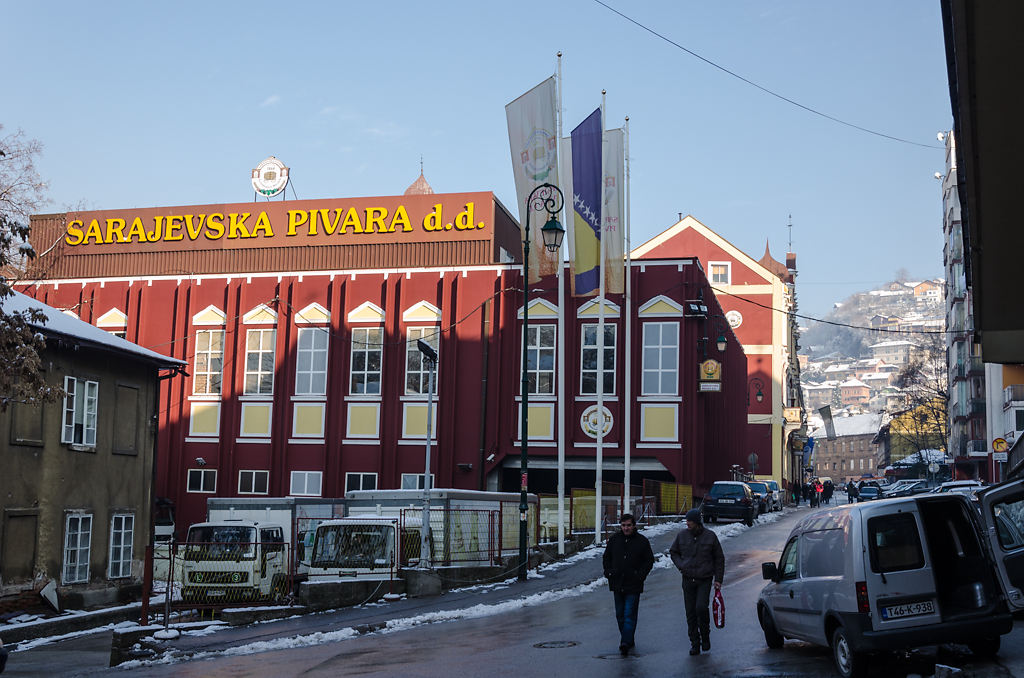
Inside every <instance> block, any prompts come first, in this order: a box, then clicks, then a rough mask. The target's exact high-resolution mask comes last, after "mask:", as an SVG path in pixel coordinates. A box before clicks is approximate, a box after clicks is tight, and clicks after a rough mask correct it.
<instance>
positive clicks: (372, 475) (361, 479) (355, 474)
mask: <svg viewBox="0 0 1024 678" xmlns="http://www.w3.org/2000/svg"><path fill="white" fill-rule="evenodd" d="M355 477H358V478H359V487H353V488H352V491H353V492H354V491H355V490H376V489H377V488H378V487H379V485H378V479H377V474H376V473H366V472H362V471H355V472H352V471H350V472H348V473H346V474H345V493H346V494H348V492H349V479H351V478H355ZM367 478H373V487H364V485H366V482H365V481H366V479H367Z"/></svg>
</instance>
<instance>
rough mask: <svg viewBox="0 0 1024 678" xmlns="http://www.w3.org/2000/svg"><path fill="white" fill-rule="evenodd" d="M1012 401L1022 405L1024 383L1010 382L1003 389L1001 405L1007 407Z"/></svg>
mask: <svg viewBox="0 0 1024 678" xmlns="http://www.w3.org/2000/svg"><path fill="white" fill-rule="evenodd" d="M1014 403H1020V404H1022V405H1024V384H1010V385H1009V386H1007V387H1006V388H1004V389H1003V407H1004V408H1006V407H1009V406H1010V405H1012V404H1014Z"/></svg>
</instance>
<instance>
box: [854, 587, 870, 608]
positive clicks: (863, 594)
mask: <svg viewBox="0 0 1024 678" xmlns="http://www.w3.org/2000/svg"><path fill="white" fill-rule="evenodd" d="M870 611H871V604H870V603H869V602H868V583H867V582H866V581H859V582H857V612H870Z"/></svg>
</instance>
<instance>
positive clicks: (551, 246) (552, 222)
mask: <svg viewBox="0 0 1024 678" xmlns="http://www.w3.org/2000/svg"><path fill="white" fill-rule="evenodd" d="M548 216H549V217H550V218H549V219H548V221H547V223H546V224H544V226H543V228H541V229H540V233H541V236H543V238H544V247H545V248H547V251H548V252H557V251H558V248H559V247H561V246H562V238H564V237H565V229H564V228H562V224H560V223H558V219H555V215H553V214H550V215H548Z"/></svg>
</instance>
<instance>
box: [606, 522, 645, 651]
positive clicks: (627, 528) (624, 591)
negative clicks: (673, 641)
mask: <svg viewBox="0 0 1024 678" xmlns="http://www.w3.org/2000/svg"><path fill="white" fill-rule="evenodd" d="M619 527H620V528H621V531H619V532H616V533H615V534H613V535H612V536H611V537H609V538H608V545H607V546H605V549H604V576H605V577H607V578H608V588H610V589H611V591H612V593H613V594H615V621H616V622H618V624H619V652H620V653H622V656H623V657H625V656H626V655H628V654H629V651H630V650H631V649H633V646H634V645H636V643H635V639H634V636H635V634H636V620H637V614H638V613H639V612H640V594H641V593H643V591H644V580H645V579H647V575H649V574H650V573H651V568H652V567H654V552H653V551H652V550H651V542H649V541H647V537H645V536H643V535H642V534H640V533H638V532H637V531H636V520H634V519H633V516H632V515H631V514H629V513H623V514H622V518H621V519H620V520H619Z"/></svg>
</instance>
